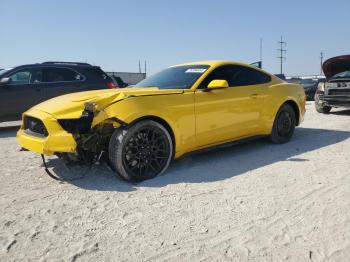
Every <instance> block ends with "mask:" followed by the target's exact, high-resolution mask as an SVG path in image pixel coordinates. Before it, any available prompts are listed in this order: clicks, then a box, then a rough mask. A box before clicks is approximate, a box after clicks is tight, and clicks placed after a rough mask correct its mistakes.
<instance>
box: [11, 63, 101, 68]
mask: <svg viewBox="0 0 350 262" xmlns="http://www.w3.org/2000/svg"><path fill="white" fill-rule="evenodd" d="M24 67H72V68H100V67H99V66H94V65H90V64H86V63H74V62H44V63H36V64H26V65H19V66H16V67H13V68H12V69H20V68H24Z"/></svg>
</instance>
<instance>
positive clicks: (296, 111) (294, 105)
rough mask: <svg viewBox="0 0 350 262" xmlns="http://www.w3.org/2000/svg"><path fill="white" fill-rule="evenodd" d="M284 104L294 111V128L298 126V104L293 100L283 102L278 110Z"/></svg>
mask: <svg viewBox="0 0 350 262" xmlns="http://www.w3.org/2000/svg"><path fill="white" fill-rule="evenodd" d="M284 104H288V105H290V106H291V107H292V108H293V110H294V113H295V117H296V126H298V125H299V124H300V109H299V106H298V104H297V103H296V102H295V101H294V100H291V99H290V100H287V101H285V102H284V103H283V104H282V105H281V106H280V108H281V107H282V106H283V105H284Z"/></svg>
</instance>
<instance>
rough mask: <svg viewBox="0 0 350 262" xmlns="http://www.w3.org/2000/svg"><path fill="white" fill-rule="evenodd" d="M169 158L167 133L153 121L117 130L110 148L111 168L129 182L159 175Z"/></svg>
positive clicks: (170, 157) (170, 152) (169, 138)
mask: <svg viewBox="0 0 350 262" xmlns="http://www.w3.org/2000/svg"><path fill="white" fill-rule="evenodd" d="M172 157H173V144H172V140H171V137H170V135H169V132H168V131H167V130H166V129H165V128H164V127H163V126H162V125H161V124H159V123H157V122H155V121H152V120H146V121H142V122H139V123H136V124H135V125H132V126H131V127H130V128H127V129H126V130H116V131H115V132H114V134H113V136H112V138H111V141H110V145H109V160H110V164H111V166H112V167H113V168H114V169H115V170H116V171H117V172H118V174H119V175H120V176H121V177H122V178H123V179H126V180H128V181H142V180H145V179H150V178H153V177H155V176H157V175H159V174H161V173H162V172H164V171H165V169H166V168H167V167H168V165H169V163H170V161H171V159H172Z"/></svg>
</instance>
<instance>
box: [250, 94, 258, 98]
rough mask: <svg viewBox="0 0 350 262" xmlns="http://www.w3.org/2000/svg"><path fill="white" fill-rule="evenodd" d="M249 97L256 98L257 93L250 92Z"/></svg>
mask: <svg viewBox="0 0 350 262" xmlns="http://www.w3.org/2000/svg"><path fill="white" fill-rule="evenodd" d="M250 97H251V98H257V97H258V94H251V95H250Z"/></svg>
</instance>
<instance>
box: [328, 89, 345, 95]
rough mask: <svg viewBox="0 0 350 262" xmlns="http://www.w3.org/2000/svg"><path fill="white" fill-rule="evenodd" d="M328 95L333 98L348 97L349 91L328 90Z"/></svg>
mask: <svg viewBox="0 0 350 262" xmlns="http://www.w3.org/2000/svg"><path fill="white" fill-rule="evenodd" d="M328 95H331V96H332V95H333V96H349V95H350V89H345V88H344V89H329V90H328Z"/></svg>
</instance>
